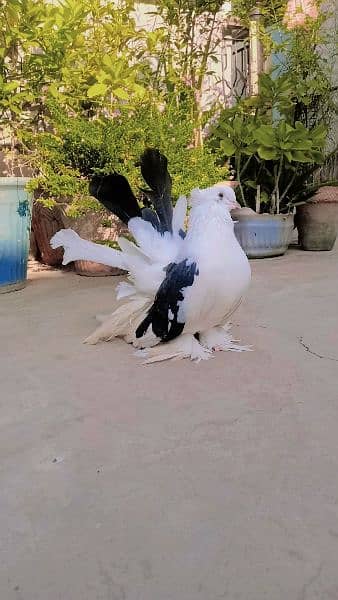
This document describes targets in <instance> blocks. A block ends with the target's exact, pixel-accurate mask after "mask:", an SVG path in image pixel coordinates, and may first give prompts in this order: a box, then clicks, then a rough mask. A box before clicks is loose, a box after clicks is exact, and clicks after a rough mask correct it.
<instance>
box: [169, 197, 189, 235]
mask: <svg viewBox="0 0 338 600" xmlns="http://www.w3.org/2000/svg"><path fill="white" fill-rule="evenodd" d="M186 215H187V199H186V197H185V196H180V197H179V199H178V200H177V202H176V205H175V208H174V211H173V225H172V226H173V233H176V234H177V235H178V234H179V232H180V230H182V231H184V229H185V227H184V225H185V223H184V222H185V218H186Z"/></svg>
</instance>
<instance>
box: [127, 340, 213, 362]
mask: <svg viewBox="0 0 338 600" xmlns="http://www.w3.org/2000/svg"><path fill="white" fill-rule="evenodd" d="M135 354H136V355H137V356H142V357H144V358H145V359H146V360H145V361H144V362H143V364H144V365H149V364H151V363H155V362H161V361H163V360H180V359H182V358H190V359H191V360H192V361H194V362H200V361H201V360H208V359H209V358H212V352H211V350H208V349H207V348H203V347H202V346H201V344H200V343H199V342H198V341H197V340H196V338H195V337H194V336H193V335H191V334H190V333H185V334H181V335H180V336H179V337H177V338H176V339H175V340H172V341H171V342H168V343H166V344H159V345H158V346H155V348H147V349H145V350H138V351H137V352H136V353H135Z"/></svg>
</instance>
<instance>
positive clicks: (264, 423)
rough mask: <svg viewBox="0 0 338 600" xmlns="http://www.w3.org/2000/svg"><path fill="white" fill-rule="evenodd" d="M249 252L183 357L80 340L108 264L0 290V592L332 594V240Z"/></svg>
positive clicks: (336, 584) (40, 599) (335, 579)
mask: <svg viewBox="0 0 338 600" xmlns="http://www.w3.org/2000/svg"><path fill="white" fill-rule="evenodd" d="M252 267H253V271H254V277H253V284H252V288H251V291H250V294H249V297H248V299H247V301H246V303H245V304H244V305H243V306H242V307H241V309H240V311H239V312H238V313H237V314H236V315H235V318H234V325H235V328H236V334H237V333H238V337H240V339H241V340H242V341H243V343H249V344H250V343H251V344H253V345H254V347H255V351H254V352H252V353H244V354H235V353H219V354H217V355H216V357H215V358H214V359H213V360H210V361H208V362H205V363H201V364H199V365H195V364H192V363H191V362H188V361H181V362H176V363H163V364H160V365H154V366H149V367H142V366H140V364H139V359H137V358H135V357H134V356H133V352H132V349H131V348H130V347H129V346H127V345H126V344H124V343H123V342H119V341H117V342H113V343H108V344H101V345H98V346H94V347H89V346H85V345H82V344H81V339H82V338H84V337H85V336H86V335H87V334H88V333H89V332H91V330H92V329H93V327H94V326H95V323H94V319H93V315H94V314H95V313H97V312H105V311H107V312H108V311H109V309H110V307H111V302H112V298H113V285H115V283H116V279H111V278H83V277H79V276H77V275H74V274H72V273H60V272H55V271H43V272H37V273H32V274H31V278H30V282H29V285H28V287H27V288H26V289H25V290H23V291H20V292H16V293H12V294H6V295H3V296H0V313H1V325H0V327H1V329H0V331H1V357H0V366H1V367H0V368H1V412H0V422H1V433H0V452H1V461H0V471H1V479H0V482H1V485H0V558H1V560H0V598H1V600H223V599H226V600H264V599H266V600H315V599H316V600H317V599H318V600H337V598H338V434H337V431H338V364H337V363H338V331H337V330H338V326H337V305H338V252H337V251H335V252H331V253H317V254H313V253H306V252H300V251H297V250H291V251H290V252H289V253H288V254H287V255H286V256H285V257H282V258H279V259H270V260H264V261H254V262H253V263H252Z"/></svg>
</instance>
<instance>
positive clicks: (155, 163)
mask: <svg viewBox="0 0 338 600" xmlns="http://www.w3.org/2000/svg"><path fill="white" fill-rule="evenodd" d="M140 166H141V173H142V177H143V179H144V181H145V182H146V183H147V184H148V185H149V187H150V190H142V191H144V192H145V194H146V195H147V196H148V198H149V200H150V201H151V203H152V205H153V206H154V208H155V211H156V212H157V214H158V218H159V220H160V223H161V229H162V231H172V217H173V205H172V199H171V177H170V175H169V173H168V168H167V166H168V160H167V158H166V157H165V156H164V155H163V154H161V153H160V151H159V150H156V149H153V148H147V150H145V152H144V153H143V154H142V156H141V158H140Z"/></svg>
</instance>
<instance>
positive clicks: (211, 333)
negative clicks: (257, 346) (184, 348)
mask: <svg viewBox="0 0 338 600" xmlns="http://www.w3.org/2000/svg"><path fill="white" fill-rule="evenodd" d="M230 329H231V326H230V325H229V324H227V325H222V326H220V327H212V328H211V329H208V330H207V331H202V332H201V333H200V334H199V339H200V343H201V344H202V346H203V347H204V348H207V349H208V350H209V351H212V350H224V351H230V352H246V351H251V347H250V346H241V345H239V344H238V343H237V342H238V340H233V339H232V337H231V334H230Z"/></svg>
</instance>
